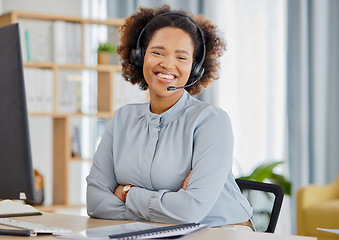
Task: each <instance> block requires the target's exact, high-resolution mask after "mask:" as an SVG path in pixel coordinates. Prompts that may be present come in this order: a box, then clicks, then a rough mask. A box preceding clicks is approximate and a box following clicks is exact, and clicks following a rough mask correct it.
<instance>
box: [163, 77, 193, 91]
mask: <svg viewBox="0 0 339 240" xmlns="http://www.w3.org/2000/svg"><path fill="white" fill-rule="evenodd" d="M198 80H199V79H195V80H194V81H193V82H191V83H190V84H188V85H185V86H181V87H174V86H169V87H167V91H174V90H177V89H181V88H186V87H190V86H192V85H193V84H194V83H196V82H197V81H198Z"/></svg>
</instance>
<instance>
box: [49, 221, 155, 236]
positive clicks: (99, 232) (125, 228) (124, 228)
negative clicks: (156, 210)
mask: <svg viewBox="0 0 339 240" xmlns="http://www.w3.org/2000/svg"><path fill="white" fill-rule="evenodd" d="M158 227H159V225H154V224H147V223H140V222H135V223H127V224H122V225H113V226H107V227H99V228H90V229H87V230H84V231H80V232H71V233H54V234H53V235H55V236H57V237H59V238H65V239H91V240H104V239H109V237H108V236H109V235H112V234H121V233H128V232H133V231H141V230H147V229H152V228H158Z"/></svg>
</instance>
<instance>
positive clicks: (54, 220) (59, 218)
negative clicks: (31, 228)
mask: <svg viewBox="0 0 339 240" xmlns="http://www.w3.org/2000/svg"><path fill="white" fill-rule="evenodd" d="M14 219H17V220H22V221H27V222H34V223H40V224H44V225H47V226H55V227H60V228H67V229H71V230H74V231H81V230H84V229H87V228H96V227H104V226H110V225H117V224H124V223H130V222H132V221H120V220H103V219H94V218H89V217H84V216H73V215H65V214H55V213H44V214H43V215H39V216H30V217H16V218H14ZM36 238H38V239H54V240H55V239H61V238H56V237H54V236H52V235H38V236H37V237H12V236H3V235H2V236H1V235H0V239H13V240H14V239H20V240H23V239H36ZM185 239H187V240H191V239H194V240H209V239H213V240H219V239H220V240H221V239H227V240H239V239H241V240H315V239H316V238H310V237H302V236H290V235H279V234H271V233H259V232H253V233H252V232H240V231H234V230H224V229H216V228H207V229H204V230H201V231H199V232H197V233H194V234H192V235H189V236H187V237H186V238H185Z"/></svg>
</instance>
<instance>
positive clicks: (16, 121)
mask: <svg viewBox="0 0 339 240" xmlns="http://www.w3.org/2000/svg"><path fill="white" fill-rule="evenodd" d="M25 198H27V200H34V199H35V189H34V172H33V167H32V158H31V148H30V138H29V128H28V116H27V106H26V95H25V84H24V75H23V63H22V57H21V47H20V34H19V25H18V24H11V25H7V26H4V27H0V199H25Z"/></svg>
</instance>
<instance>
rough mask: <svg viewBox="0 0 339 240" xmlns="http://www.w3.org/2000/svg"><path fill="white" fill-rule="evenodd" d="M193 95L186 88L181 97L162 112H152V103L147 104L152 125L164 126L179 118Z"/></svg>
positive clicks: (148, 116)
mask: <svg viewBox="0 0 339 240" xmlns="http://www.w3.org/2000/svg"><path fill="white" fill-rule="evenodd" d="M190 98H191V96H190V95H189V94H188V92H187V91H186V90H185V91H184V94H183V95H182V96H181V98H180V99H179V100H178V101H177V102H176V103H175V104H174V105H173V106H172V107H171V108H170V109H168V110H167V111H165V112H163V113H161V114H155V113H152V112H151V110H150V109H151V108H150V107H151V103H150V102H149V103H148V104H147V105H146V106H147V109H146V119H147V121H148V122H149V123H150V124H152V125H157V126H158V127H160V128H161V127H163V126H165V125H167V124H168V123H170V122H173V121H174V120H175V119H177V118H178V117H179V116H180V115H181V114H182V113H183V112H184V111H185V106H186V105H187V103H188V102H189V100H190Z"/></svg>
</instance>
